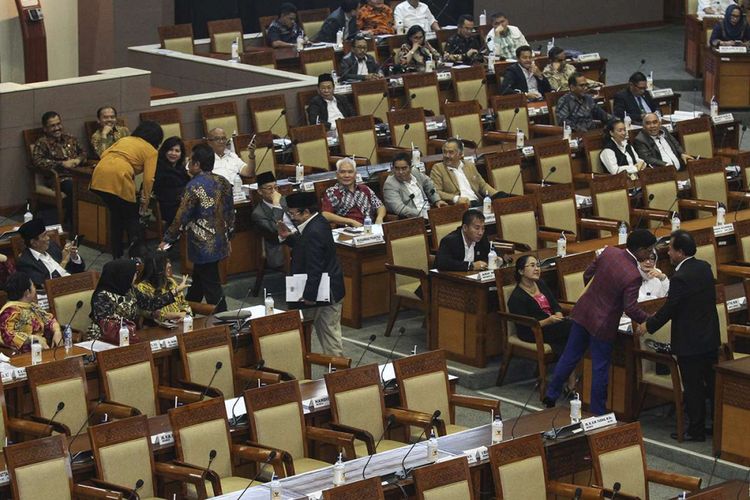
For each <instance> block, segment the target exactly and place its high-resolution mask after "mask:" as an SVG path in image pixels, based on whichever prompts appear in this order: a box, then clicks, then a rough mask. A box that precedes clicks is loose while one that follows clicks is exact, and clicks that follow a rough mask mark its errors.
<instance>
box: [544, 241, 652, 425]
mask: <svg viewBox="0 0 750 500" xmlns="http://www.w3.org/2000/svg"><path fill="white" fill-rule="evenodd" d="M655 243H656V237H655V236H654V235H653V234H651V232H650V231H647V230H645V229H636V230H635V231H633V232H632V233H630V234H629V235H628V241H627V244H626V247H627V248H626V249H621V248H617V247H606V248H605V249H604V251H603V252H602V253H601V254H600V255H599V256H598V257H597V258H596V260H594V262H592V263H591V265H589V267H588V268H587V269H586V271H585V272H584V273H583V281H584V283H585V284H586V286H587V288H586V290H585V291H584V293H583V295H581V297H580V298H579V299H578V302H576V305H575V306H574V307H573V311H572V312H571V314H570V318H571V319H572V320H573V324H572V326H571V327H570V336H569V337H568V343H567V344H566V346H565V351H563V353H562V356H560V359H559V360H558V362H557V366H556V367H555V373H554V375H553V377H552V382H550V384H549V385H548V386H547V393H546V395H545V396H544V398H543V402H544V404H545V406H547V407H549V408H551V407H553V406H555V404H556V402H557V399H558V398H559V397H560V393H561V392H562V386H563V384H564V383H565V382H566V381H567V380H568V377H569V376H570V374H571V373H572V372H573V370H574V369H575V367H576V365H578V362H579V361H580V360H581V358H582V357H583V355H584V353H585V352H586V349H590V351H591V362H592V375H591V405H590V408H591V413H593V414H594V415H602V414H604V413H606V411H607V385H608V384H609V364H610V362H611V358H612V346H613V344H614V341H615V336H616V335H617V329H618V326H619V324H620V318H621V317H622V313H623V311H624V312H625V314H627V315H628V316H629V317H630V318H631V319H633V320H634V321H636V322H637V323H642V322H644V321H646V318H647V317H648V314H646V312H645V311H644V310H643V309H641V308H640V307H639V306H638V290H639V289H640V287H641V282H642V278H641V274H640V272H639V271H638V263H639V262H643V261H644V260H646V259H647V258H648V257H649V255H651V252H652V251H653V246H654V244H655Z"/></svg>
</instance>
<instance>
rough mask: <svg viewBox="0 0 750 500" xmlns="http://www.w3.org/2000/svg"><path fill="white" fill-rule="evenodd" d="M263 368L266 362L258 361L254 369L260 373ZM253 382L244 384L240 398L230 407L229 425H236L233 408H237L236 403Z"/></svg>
mask: <svg viewBox="0 0 750 500" xmlns="http://www.w3.org/2000/svg"><path fill="white" fill-rule="evenodd" d="M264 366H266V361H265V360H263V359H261V360H258V364H257V365H255V369H256V370H259V371H260V370H262V369H263V367H264ZM254 381H255V379H252V378H251V379H249V380H248V381H247V382H245V385H244V386H243V387H242V392H240V396H239V397H238V398H237V400H236V401H235V402H234V404H233V405H232V420H231V421H230V424H231V425H237V420H238V418H237V415H235V413H234V410H235V408H237V403H239V402H240V399H242V398H243V397H244V394H245V391H246V390H248V389H249V388H250V384H252V383H253V382H254Z"/></svg>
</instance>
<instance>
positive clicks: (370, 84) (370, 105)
mask: <svg viewBox="0 0 750 500" xmlns="http://www.w3.org/2000/svg"><path fill="white" fill-rule="evenodd" d="M352 97H353V99H354V107H355V109H356V110H357V115H358V116H364V115H372V116H374V117H375V119H376V120H378V121H380V122H382V123H385V122H387V121H388V116H387V113H388V108H389V107H390V106H389V104H390V99H389V98H388V80H364V81H361V82H356V83H352ZM407 146H408V144H407Z"/></svg>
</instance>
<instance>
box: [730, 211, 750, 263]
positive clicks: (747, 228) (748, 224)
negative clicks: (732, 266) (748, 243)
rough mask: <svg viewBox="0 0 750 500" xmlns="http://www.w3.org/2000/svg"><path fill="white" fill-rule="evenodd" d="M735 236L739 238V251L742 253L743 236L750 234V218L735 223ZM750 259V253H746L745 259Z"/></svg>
mask: <svg viewBox="0 0 750 500" xmlns="http://www.w3.org/2000/svg"><path fill="white" fill-rule="evenodd" d="M733 224H734V237H735V238H736V239H737V252H738V253H740V255H742V244H741V243H740V241H741V240H742V238H744V237H746V236H748V235H750V219H744V220H738V221H735V222H734V223H733ZM747 259H750V255H745V256H744V259H743V260H747Z"/></svg>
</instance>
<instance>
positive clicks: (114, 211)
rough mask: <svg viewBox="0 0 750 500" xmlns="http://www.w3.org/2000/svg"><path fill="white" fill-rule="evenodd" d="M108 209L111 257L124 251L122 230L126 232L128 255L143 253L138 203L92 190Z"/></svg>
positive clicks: (118, 256) (116, 257) (115, 256)
mask: <svg viewBox="0 0 750 500" xmlns="http://www.w3.org/2000/svg"><path fill="white" fill-rule="evenodd" d="M94 192H95V193H96V194H97V195H99V197H100V198H101V199H102V201H103V202H104V204H105V205H106V206H107V209H109V245H110V248H111V249H112V257H114V258H115V259H119V258H120V257H122V255H123V253H124V246H123V244H122V231H123V230H125V231H126V232H127V233H128V247H127V248H128V249H129V252H128V253H129V256H135V255H138V256H142V255H143V248H142V247H143V235H142V234H141V233H142V230H141V225H140V223H139V217H140V216H139V214H138V205H137V204H135V203H133V202H130V201H126V200H123V199H122V198H120V197H119V196H115V195H113V194H111V193H105V192H102V191H94Z"/></svg>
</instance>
